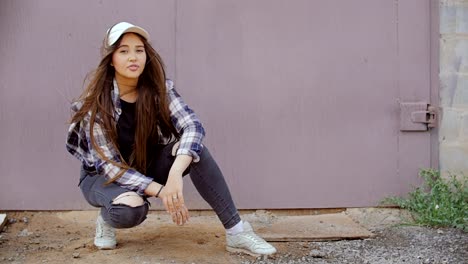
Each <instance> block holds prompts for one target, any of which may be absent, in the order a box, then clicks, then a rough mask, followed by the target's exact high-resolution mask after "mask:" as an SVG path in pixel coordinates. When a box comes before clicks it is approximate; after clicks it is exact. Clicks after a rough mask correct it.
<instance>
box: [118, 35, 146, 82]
mask: <svg viewBox="0 0 468 264" xmlns="http://www.w3.org/2000/svg"><path fill="white" fill-rule="evenodd" d="M145 64H146V52H145V46H144V44H143V42H142V41H141V39H140V37H138V35H136V34H134V33H127V34H125V35H124V36H123V37H122V40H121V41H120V43H119V46H118V47H117V49H116V50H115V51H114V54H112V65H113V66H114V68H115V78H116V79H117V81H118V82H129V81H132V82H134V81H138V77H140V75H141V73H142V72H143V70H144V69H145Z"/></svg>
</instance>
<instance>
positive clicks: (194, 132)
mask: <svg viewBox="0 0 468 264" xmlns="http://www.w3.org/2000/svg"><path fill="white" fill-rule="evenodd" d="M166 86H167V93H168V98H169V111H170V112H171V120H172V123H173V124H174V126H175V128H176V130H177V132H179V134H180V135H181V137H180V146H179V149H178V150H177V155H190V156H192V157H193V162H198V161H200V155H201V152H202V151H203V145H202V140H203V138H204V136H205V129H204V128H203V125H202V123H201V122H200V120H199V119H198V117H197V116H196V115H195V113H194V112H193V110H192V109H190V108H189V107H188V106H187V104H186V103H185V102H184V101H183V100H182V98H181V97H180V95H179V94H178V93H177V91H176V90H175V88H174V83H173V82H172V81H171V80H167V81H166Z"/></svg>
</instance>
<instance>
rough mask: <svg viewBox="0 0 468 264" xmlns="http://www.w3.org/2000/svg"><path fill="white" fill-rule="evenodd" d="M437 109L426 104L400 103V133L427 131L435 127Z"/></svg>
mask: <svg viewBox="0 0 468 264" xmlns="http://www.w3.org/2000/svg"><path fill="white" fill-rule="evenodd" d="M437 113H438V111H437V108H436V107H434V106H432V105H430V104H428V103H426V102H411V103H403V102H400V131H428V130H430V129H431V128H435V127H437Z"/></svg>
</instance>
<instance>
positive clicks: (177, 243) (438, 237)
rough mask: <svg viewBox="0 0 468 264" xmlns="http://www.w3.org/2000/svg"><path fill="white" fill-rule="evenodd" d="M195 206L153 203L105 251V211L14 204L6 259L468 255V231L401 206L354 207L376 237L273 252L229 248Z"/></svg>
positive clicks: (419, 259) (362, 259)
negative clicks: (435, 223)
mask: <svg viewBox="0 0 468 264" xmlns="http://www.w3.org/2000/svg"><path fill="white" fill-rule="evenodd" d="M194 214H197V213H193V214H192V218H191V222H190V223H189V224H188V225H186V226H182V227H178V226H176V225H174V224H172V222H171V221H170V219H169V218H168V216H167V215H166V214H165V213H164V212H160V211H152V212H151V213H150V214H149V215H148V219H147V220H146V221H145V222H144V223H143V224H142V225H140V226H138V227H135V228H132V229H125V230H118V232H117V239H118V243H119V244H118V247H117V249H115V250H106V251H100V250H98V249H96V248H95V247H94V245H93V236H94V228H95V219H96V216H97V211H71V212H8V213H7V216H8V219H9V222H8V224H7V226H6V227H5V228H4V231H3V232H2V233H0V263H141V264H143V263H147V264H149V263H161V264H163V263H189V264H190V263H245V264H246V263H468V261H467V260H468V253H467V252H468V243H467V242H468V235H467V233H464V232H462V231H460V230H455V229H433V228H423V227H411V226H401V225H398V224H400V223H402V221H405V220H404V219H406V217H408V214H407V213H405V212H404V211H401V210H398V209H381V208H366V209H348V210H346V214H347V215H348V216H350V217H351V218H352V219H353V220H354V221H355V222H357V223H359V224H360V225H362V226H363V227H365V228H367V229H368V230H370V231H372V232H374V233H375V234H376V237H374V238H372V239H365V240H344V241H328V242H327V241H325V242H275V243H273V244H274V245H275V246H276V247H277V249H278V253H277V254H275V255H274V256H270V257H269V258H262V257H259V258H255V257H251V256H248V255H243V254H231V253H227V252H226V251H225V249H224V246H225V235H224V230H223V228H222V226H221V224H219V222H218V221H217V219H216V217H215V216H214V215H212V214H211V213H198V215H197V216H193V215H194ZM275 214H276V213H275V212H273V213H272V212H266V211H258V212H255V213H246V214H243V219H245V220H248V221H250V222H251V223H252V225H253V226H254V228H259V227H261V226H262V225H264V224H265V223H267V222H269V221H271V219H272V218H274V217H275ZM193 226H196V227H197V228H193Z"/></svg>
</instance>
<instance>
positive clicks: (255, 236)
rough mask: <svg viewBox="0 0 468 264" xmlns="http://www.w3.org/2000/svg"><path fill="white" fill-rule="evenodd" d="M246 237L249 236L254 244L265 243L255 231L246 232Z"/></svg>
mask: <svg viewBox="0 0 468 264" xmlns="http://www.w3.org/2000/svg"><path fill="white" fill-rule="evenodd" d="M246 237H248V238H250V239H251V240H252V241H254V242H255V244H260V243H265V242H266V241H265V240H263V239H262V238H261V237H259V236H257V235H256V234H255V233H247V234H246Z"/></svg>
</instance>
